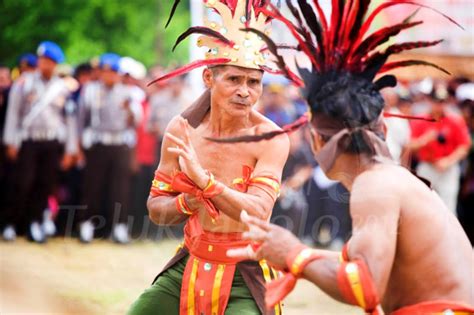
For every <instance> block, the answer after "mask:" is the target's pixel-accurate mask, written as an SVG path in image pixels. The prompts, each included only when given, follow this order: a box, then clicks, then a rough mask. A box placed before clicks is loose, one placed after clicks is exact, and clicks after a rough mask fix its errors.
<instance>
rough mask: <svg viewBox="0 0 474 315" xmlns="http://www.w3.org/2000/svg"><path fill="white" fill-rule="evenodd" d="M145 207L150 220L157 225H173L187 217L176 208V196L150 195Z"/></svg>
mask: <svg viewBox="0 0 474 315" xmlns="http://www.w3.org/2000/svg"><path fill="white" fill-rule="evenodd" d="M147 208H148V215H149V217H150V220H151V221H152V222H153V223H155V224H158V225H175V224H179V223H181V222H183V221H185V220H186V219H187V218H188V216H187V215H185V214H183V213H179V212H178V210H177V209H176V197H168V196H160V197H150V198H149V199H148V201H147Z"/></svg>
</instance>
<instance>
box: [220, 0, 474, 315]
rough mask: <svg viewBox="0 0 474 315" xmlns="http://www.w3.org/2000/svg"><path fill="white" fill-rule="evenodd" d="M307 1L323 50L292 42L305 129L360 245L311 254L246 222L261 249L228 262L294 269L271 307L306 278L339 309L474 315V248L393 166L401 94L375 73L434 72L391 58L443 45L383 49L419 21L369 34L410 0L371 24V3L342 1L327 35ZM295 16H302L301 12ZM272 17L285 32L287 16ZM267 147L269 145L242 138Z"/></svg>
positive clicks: (272, 291) (280, 234) (273, 229)
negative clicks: (344, 202) (390, 95)
mask: <svg viewBox="0 0 474 315" xmlns="http://www.w3.org/2000/svg"><path fill="white" fill-rule="evenodd" d="M298 3H299V4H300V8H301V11H302V12H303V15H304V18H305V19H306V20H307V21H308V25H309V27H310V29H311V30H313V31H315V37H316V39H317V40H318V45H315V44H314V43H313V42H312V38H311V37H309V38H308V39H307V40H306V41H303V40H302V37H301V36H306V37H307V35H306V34H302V35H299V34H300V33H299V32H298V31H296V32H295V33H294V34H296V35H295V36H296V37H297V39H298V40H299V42H300V45H301V47H302V49H303V50H306V51H307V52H308V55H309V57H310V58H311V59H312V65H313V69H312V71H308V70H305V69H300V73H301V74H302V75H303V80H304V81H305V85H306V88H307V89H306V91H305V92H306V99H307V101H308V105H309V107H310V111H311V114H312V115H311V117H312V118H311V119H308V122H310V125H311V129H312V145H313V151H314V154H315V158H316V160H318V162H319V164H320V166H321V167H322V169H323V170H324V171H325V173H326V175H327V176H328V177H329V178H331V179H334V180H338V181H340V182H342V184H343V185H344V186H345V187H346V188H347V189H348V190H349V191H350V192H351V199H350V215H351V217H352V219H353V235H352V237H351V238H350V240H349V241H348V243H347V244H346V246H345V247H344V249H343V251H342V253H337V252H332V251H325V250H317V249H312V248H308V247H306V246H304V245H303V244H302V243H301V242H300V241H299V240H298V239H297V238H296V237H294V236H293V235H292V234H291V233H290V232H288V231H285V230H284V229H282V228H279V227H277V226H274V225H271V224H269V223H268V222H266V221H265V220H262V219H261V218H258V217H255V216H254V215H253V214H251V216H247V215H245V213H243V214H242V221H243V222H245V223H246V224H247V227H248V229H249V231H248V232H246V234H245V235H244V237H245V238H246V239H248V240H251V241H254V242H258V243H260V244H259V246H260V247H258V246H253V247H250V246H247V247H245V248H242V249H237V250H230V251H229V252H228V255H229V257H233V258H237V257H238V258H241V259H249V258H254V259H263V258H264V259H267V261H268V262H269V263H270V264H271V265H273V266H275V267H277V268H279V269H281V270H284V271H286V275H285V276H284V277H283V278H281V279H278V280H276V281H274V282H272V283H271V284H269V286H268V287H267V293H266V302H267V304H268V305H269V306H271V305H274V303H277V302H279V301H280V300H281V299H282V298H284V297H285V295H286V294H288V293H289V292H290V291H291V290H292V289H293V287H294V285H295V283H296V280H297V279H298V278H300V277H302V278H305V279H307V280H309V281H311V282H312V283H314V284H315V285H317V286H318V287H320V288H321V289H322V290H323V291H324V292H326V293H327V294H329V295H330V296H331V297H333V298H334V299H337V300H339V301H341V302H345V303H348V304H353V305H358V306H360V307H362V308H363V309H364V310H365V311H366V312H367V313H370V314H383V313H384V312H387V313H390V314H393V315H405V314H410V315H416V314H458V315H461V314H463V315H464V314H466V315H467V314H473V312H474V307H473V305H474V289H473V283H474V260H473V251H472V247H471V245H470V244H469V241H468V239H467V237H466V235H465V234H464V232H463V230H462V228H461V226H460V224H459V222H458V221H457V219H456V218H455V216H454V215H453V214H452V213H450V212H449V211H448V209H447V208H446V206H445V205H444V204H443V202H442V200H441V199H440V197H439V196H438V195H437V194H436V193H435V192H434V191H432V190H431V189H429V187H428V186H427V185H426V184H425V183H424V182H422V181H421V180H419V179H418V178H417V177H415V176H414V175H412V174H411V173H410V172H409V171H407V170H406V169H404V168H402V167H400V166H398V165H396V164H395V163H394V162H393V161H391V160H390V154H389V151H388V148H387V146H386V143H385V141H384V125H383V118H382V116H383V113H382V110H383V107H384V106H383V105H384V104H383V99H382V97H381V95H380V93H379V90H380V89H381V88H384V87H389V86H394V85H395V84H396V79H395V77H393V76H390V75H386V76H384V77H381V78H379V79H378V80H377V81H375V82H373V80H374V77H375V75H376V74H377V73H383V72H385V71H387V70H390V69H392V68H395V67H399V66H406V65H415V64H422V65H432V64H429V63H428V62H426V61H413V60H411V61H400V62H395V63H393V62H388V63H387V58H388V56H389V55H391V54H393V53H397V52H400V51H402V50H406V49H411V48H416V47H422V46H431V45H434V44H436V43H437V42H416V43H403V44H393V45H392V46H389V47H388V48H387V49H386V50H385V51H377V47H378V46H379V45H380V44H381V43H383V42H385V41H387V40H388V39H389V38H390V37H391V36H393V35H396V34H398V33H399V32H400V30H403V29H406V28H410V27H412V26H415V25H417V24H419V23H420V22H411V20H410V18H408V19H406V20H404V21H403V22H402V23H401V24H398V25H395V26H389V27H386V28H384V29H382V30H380V31H377V32H375V33H374V35H370V36H365V35H366V34H365V32H366V31H367V30H368V29H369V27H370V24H371V22H372V21H373V18H374V17H375V16H376V15H377V14H378V13H379V12H381V11H382V10H383V9H385V8H388V7H390V6H393V5H398V4H401V3H405V4H406V2H398V1H390V2H386V3H383V4H381V5H380V6H379V7H378V8H376V9H375V10H374V11H373V12H374V13H372V15H370V16H369V17H368V19H367V20H366V21H364V19H363V17H364V16H365V14H366V12H367V9H368V5H369V3H370V1H360V2H358V1H346V2H345V3H344V2H339V1H335V2H333V4H334V6H333V8H332V17H331V21H332V23H331V25H330V27H329V26H328V25H327V24H326V21H325V17H324V14H323V13H322V11H319V20H320V21H322V22H321V25H319V24H318V23H319V22H318V20H316V13H311V14H310V12H312V7H311V6H310V5H308V4H307V3H306V1H299V2H298ZM315 3H316V4H317V3H318V2H317V1H316V2H315ZM288 4H289V5H290V6H291V2H288ZM412 4H413V3H412ZM317 9H319V8H318V7H317ZM291 11H292V12H293V13H294V14H295V15H297V16H298V15H299V12H298V10H297V9H296V8H292V10H291ZM272 12H273V13H272V15H275V16H277V17H279V19H281V20H283V21H285V22H288V20H286V19H285V18H283V17H282V16H281V15H280V14H279V12H278V11H276V10H273V11H272ZM296 20H298V21H299V24H300V25H298V26H297V29H298V30H301V29H303V25H301V24H302V23H303V22H302V19H301V18H299V19H298V18H297V19H296ZM315 23H316V24H315ZM287 24H288V25H290V27H292V26H291V23H290V22H288V23H287ZM318 30H319V31H318ZM267 40H268V41H269V39H267ZM328 45H329V46H328ZM316 47H317V49H316ZM436 67H437V66H436ZM438 68H439V67H438ZM433 123H436V122H433ZM262 138H264V139H268V138H269V137H268V135H265V134H264V135H259V136H256V137H250V138H247V139H245V140H246V141H250V140H253V141H257V140H259V139H262ZM234 140H235V139H234ZM226 141H227V142H229V141H232V140H229V139H227V140H226Z"/></svg>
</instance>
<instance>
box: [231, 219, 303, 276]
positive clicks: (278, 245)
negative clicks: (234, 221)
mask: <svg viewBox="0 0 474 315" xmlns="http://www.w3.org/2000/svg"><path fill="white" fill-rule="evenodd" d="M240 219H241V221H242V222H243V223H244V224H245V225H246V226H247V228H248V231H247V232H244V233H243V238H244V239H248V240H251V241H252V242H253V245H248V246H247V247H242V248H236V249H230V250H228V251H227V256H229V257H234V258H240V259H243V260H261V259H265V260H267V262H268V263H269V264H270V265H272V266H273V267H275V268H277V269H280V270H284V269H286V267H287V266H286V257H287V255H288V253H289V252H290V251H291V250H292V249H293V248H295V246H298V245H300V244H301V243H300V241H299V240H298V239H297V238H296V237H295V236H294V235H293V234H292V233H291V232H290V231H288V230H286V229H284V228H282V227H279V226H277V225H274V224H271V223H268V222H266V221H263V220H260V219H258V218H256V217H253V216H249V215H248V214H247V212H246V211H245V210H244V211H242V212H241V214H240Z"/></svg>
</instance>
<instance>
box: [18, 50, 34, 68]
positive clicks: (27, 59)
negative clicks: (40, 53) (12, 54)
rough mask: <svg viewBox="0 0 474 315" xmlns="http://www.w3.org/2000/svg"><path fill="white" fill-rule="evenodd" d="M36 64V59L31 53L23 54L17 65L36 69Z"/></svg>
mask: <svg viewBox="0 0 474 315" xmlns="http://www.w3.org/2000/svg"><path fill="white" fill-rule="evenodd" d="M37 63H38V57H36V55H35V54H32V53H24V54H23V55H21V56H20V58H18V64H19V65H22V64H26V65H27V66H28V67H33V68H36V65H37Z"/></svg>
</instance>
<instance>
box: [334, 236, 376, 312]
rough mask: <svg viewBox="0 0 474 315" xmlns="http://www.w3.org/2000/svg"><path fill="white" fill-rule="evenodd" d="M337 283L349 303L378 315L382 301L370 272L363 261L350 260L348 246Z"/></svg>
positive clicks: (342, 257)
mask: <svg viewBox="0 0 474 315" xmlns="http://www.w3.org/2000/svg"><path fill="white" fill-rule="evenodd" d="M337 283H338V286H339V291H340V292H341V294H342V296H343V298H344V299H345V300H346V302H347V303H349V304H352V305H357V306H360V307H362V308H363V309H364V310H365V311H366V312H367V313H369V314H377V308H378V306H379V304H380V300H379V297H378V293H377V288H376V287H375V284H374V281H373V278H372V275H371V274H370V270H369V268H368V266H367V264H366V263H365V262H364V261H363V260H360V259H357V260H353V261H350V260H349V256H348V254H347V245H346V246H345V247H344V249H343V251H342V254H341V265H340V267H339V270H338V272H337Z"/></svg>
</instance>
